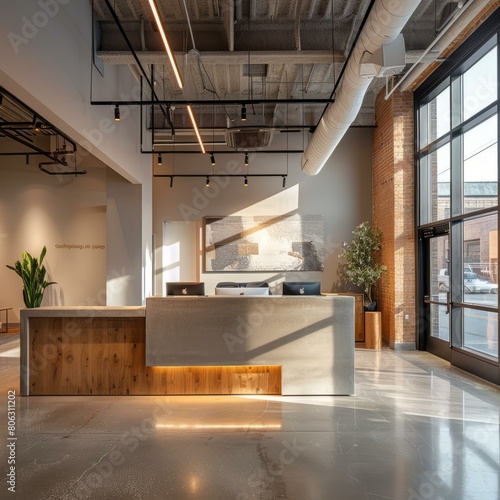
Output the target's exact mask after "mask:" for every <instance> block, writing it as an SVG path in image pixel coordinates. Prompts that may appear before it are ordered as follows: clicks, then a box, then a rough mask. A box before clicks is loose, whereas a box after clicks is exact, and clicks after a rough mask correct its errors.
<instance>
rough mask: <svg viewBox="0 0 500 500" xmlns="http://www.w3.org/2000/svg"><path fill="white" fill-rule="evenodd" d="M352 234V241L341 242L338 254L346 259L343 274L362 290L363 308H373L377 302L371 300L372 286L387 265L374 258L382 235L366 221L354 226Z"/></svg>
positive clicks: (385, 269) (379, 246)
mask: <svg viewBox="0 0 500 500" xmlns="http://www.w3.org/2000/svg"><path fill="white" fill-rule="evenodd" d="M352 234H353V235H354V238H353V240H352V242H351V243H349V244H347V243H344V244H343V252H342V255H340V257H344V258H345V260H346V266H345V269H346V270H345V274H346V276H347V279H348V280H349V281H350V282H351V283H353V284H354V285H356V286H359V287H360V288H361V289H362V290H363V292H364V303H365V310H367V311H369V310H375V309H376V306H377V304H376V302H374V301H373V300H372V287H373V285H375V284H376V283H377V282H378V280H379V279H380V277H381V276H382V273H383V272H384V271H387V266H384V265H382V264H380V263H378V262H377V261H376V260H375V256H376V254H377V252H378V251H379V250H380V248H381V246H382V243H381V236H382V235H381V232H380V230H379V229H378V228H377V227H372V226H370V224H369V223H368V222H362V223H361V224H359V225H358V226H356V227H355V228H354V230H353V232H352Z"/></svg>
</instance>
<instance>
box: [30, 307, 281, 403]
mask: <svg viewBox="0 0 500 500" xmlns="http://www.w3.org/2000/svg"><path fill="white" fill-rule="evenodd" d="M29 332H30V336H29V338H30V343H29V346H28V349H29V366H30V369H29V388H30V389H29V391H30V394H32V395H165V394H170V395H174V394H191V395H194V394H200V395H201V394H207V395H208V394H281V366H186V367H184V366H183V367H177V366H176V367H166V366H162V367H147V366H146V354H145V318H144V317H140V318H102V317H101V318H92V317H75V318H64V317H59V318H41V317H40V318H36V317H33V318H30V319H29Z"/></svg>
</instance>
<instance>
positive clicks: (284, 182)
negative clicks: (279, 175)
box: [283, 176, 286, 187]
mask: <svg viewBox="0 0 500 500" xmlns="http://www.w3.org/2000/svg"><path fill="white" fill-rule="evenodd" d="M285 186H286V177H285V176H283V187H285Z"/></svg>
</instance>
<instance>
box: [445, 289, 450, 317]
mask: <svg viewBox="0 0 500 500" xmlns="http://www.w3.org/2000/svg"><path fill="white" fill-rule="evenodd" d="M450 311H451V302H450V292H449V290H448V291H447V292H446V314H450Z"/></svg>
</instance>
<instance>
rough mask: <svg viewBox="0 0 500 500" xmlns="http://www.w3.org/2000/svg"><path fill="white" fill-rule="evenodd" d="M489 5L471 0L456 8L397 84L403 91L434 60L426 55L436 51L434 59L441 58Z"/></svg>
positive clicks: (482, 1)
mask: <svg viewBox="0 0 500 500" xmlns="http://www.w3.org/2000/svg"><path fill="white" fill-rule="evenodd" d="M488 5H489V0H481V1H479V0H476V1H474V0H469V1H468V2H467V3H465V4H464V5H463V6H462V7H461V8H460V9H456V10H455V11H454V13H453V14H452V16H451V19H448V20H447V23H446V24H445V25H443V26H442V27H441V28H440V29H439V30H438V31H439V34H438V36H437V37H436V38H435V39H434V40H433V41H432V42H431V44H430V45H429V46H428V47H427V49H426V50H425V51H424V53H423V54H422V56H421V57H420V58H419V59H418V61H416V62H415V63H414V64H413V66H411V68H410V69H409V70H408V71H406V73H405V74H404V75H403V76H402V77H401V78H400V79H399V80H398V82H397V86H398V87H401V90H403V91H404V90H409V89H411V88H412V87H413V85H414V84H415V82H416V81H417V80H418V78H420V75H421V74H422V73H423V72H424V71H425V70H426V69H427V68H428V67H429V66H430V64H431V63H432V62H434V61H432V60H430V61H429V60H425V55H426V54H428V53H429V52H431V51H434V52H435V54H434V55H435V58H434V60H436V59H437V58H439V57H440V56H441V54H442V53H443V52H444V51H445V50H446V49H448V47H449V46H450V45H452V43H453V41H454V40H455V39H456V38H457V36H458V35H459V34H460V33H461V32H462V31H463V30H465V29H466V28H467V26H469V24H470V23H471V22H472V21H473V20H474V19H475V18H476V17H477V16H478V15H479V14H480V13H481V12H482V11H483V10H484V9H485V8H486V7H488ZM417 63H418V64H417ZM391 93H392V92H391Z"/></svg>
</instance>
